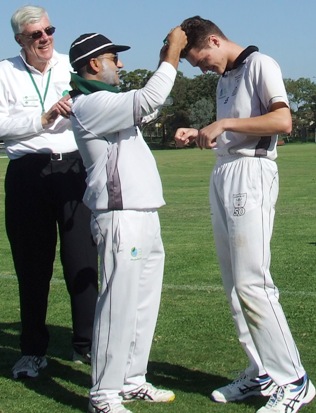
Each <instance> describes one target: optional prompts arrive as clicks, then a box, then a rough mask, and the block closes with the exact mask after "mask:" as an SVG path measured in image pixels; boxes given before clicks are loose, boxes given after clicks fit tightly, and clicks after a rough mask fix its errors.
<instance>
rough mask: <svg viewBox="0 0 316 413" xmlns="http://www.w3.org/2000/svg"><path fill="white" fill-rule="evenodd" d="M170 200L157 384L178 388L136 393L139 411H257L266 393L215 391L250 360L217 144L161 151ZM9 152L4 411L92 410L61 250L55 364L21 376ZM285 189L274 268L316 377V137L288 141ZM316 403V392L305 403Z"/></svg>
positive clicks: (1, 381)
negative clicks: (217, 206)
mask: <svg viewBox="0 0 316 413" xmlns="http://www.w3.org/2000/svg"><path fill="white" fill-rule="evenodd" d="M154 155H155V157H156V159H157V163H158V167H159V170H160V173H161V177H162V180H163V185H164V193H165V199H166V201H167V206H165V207H164V208H162V209H161V211H160V218H161V226H162V234H163V239H164V244H165V249H166V266H165V278H164V287H163V293H162V303H161V310H160V316H159V320H158V325H157V329H156V333H155V338H154V342H153V346H152V352H151V357H150V364H149V373H148V378H149V380H151V381H152V383H153V384H155V385H157V386H162V387H168V388H171V389H172V390H174V391H175V393H176V400H175V402H174V403H171V404H168V405H159V404H146V403H141V402H137V403H135V404H133V405H132V406H129V408H131V409H132V411H133V413H144V412H148V413H160V412H166V413H171V412H173V413H251V412H255V411H256V410H257V409H258V408H259V407H260V406H261V405H263V404H264V403H265V401H264V400H262V399H259V398H252V399H248V400H246V401H245V402H240V403H230V404H227V405H221V404H216V403H213V402H211V401H210V400H209V398H208V396H209V393H210V391H211V389H214V388H216V387H218V386H221V385H223V384H226V383H227V382H228V381H229V380H231V379H232V378H235V376H236V375H237V373H238V372H239V371H241V370H243V369H244V368H245V367H246V365H247V360H246V358H245V355H244V353H243V352H242V350H241V348H240V346H239V344H238V342H237V339H236V335H235V330H234V327H233V323H232V320H231V317H230V313H229V310H228V307H227V303H226V299H225V297H224V292H223V289H222V284H221V280H220V274H219V270H218V265H217V259H216V256H215V251H214V243H213V238H212V230H211V225H210V215H209V204H208V183H209V175H210V171H211V169H212V165H213V164H214V156H213V154H212V152H211V151H200V150H198V149H192V150H170V151H155V152H154ZM6 165H7V160H6V159H0V180H1V184H0V226H1V228H0V237H1V238H0V239H1V244H0V245H1V247H0V346H1V347H0V413H42V412H50V413H57V412H58V413H59V412H64V413H70V412H72V413H78V412H85V411H86V407H87V400H88V398H87V397H88V390H89V386H90V376H89V367H88V366H78V365H74V364H73V363H72V362H70V361H69V356H70V353H71V347H70V338H71V330H70V325H71V321H70V309H69V300H68V297H67V293H66V289H65V285H64V282H63V279H62V274H61V267H60V263H59V260H58V259H57V260H56V266H55V273H54V277H53V280H52V283H51V293H50V303H49V310H48V316H47V323H48V325H49V329H50V333H51V341H50V346H49V351H48V357H49V360H48V361H49V365H48V367H47V368H46V369H45V370H43V372H42V373H41V376H40V378H39V379H35V380H29V381H13V380H12V379H11V371H10V369H11V367H12V365H13V364H14V362H15V361H16V360H17V358H18V357H19V347H18V334H19V303H18V289H17V281H16V278H15V276H14V269H13V265H12V260H11V253H10V248H9V245H8V242H7V239H6V235H5V228H4V205H3V204H4V193H3V180H4V175H5V169H6ZM278 165H279V172H280V195H279V201H278V204H277V212H276V220H275V230H274V236H273V242H272V254H273V255H272V273H273V275H274V280H275V282H276V284H277V286H278V287H279V289H280V294H281V303H282V305H283V308H284V310H285V313H286V315H287V318H288V322H289V324H290V327H291V329H292V332H293V335H294V337H295V340H296V343H297V346H298V348H299V350H300V353H301V358H302V361H303V364H304V366H305V368H306V369H307V371H308V373H309V375H310V377H311V379H312V380H313V381H314V383H316V358H315V353H314V350H315V344H316V311H315V298H316V271H315V268H316V265H315V264H316V225H315V222H316V209H315V199H316V145H315V144H313V143H311V144H288V145H285V146H282V147H280V148H279V158H278ZM302 411H303V412H305V413H312V412H316V402H314V403H313V404H311V405H309V406H307V407H305V408H304V409H303V410H302Z"/></svg>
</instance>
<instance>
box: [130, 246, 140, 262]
mask: <svg viewBox="0 0 316 413" xmlns="http://www.w3.org/2000/svg"><path fill="white" fill-rule="evenodd" d="M131 257H132V258H131V259H132V260H140V259H141V258H142V250H141V249H139V248H136V247H133V248H132V249H131Z"/></svg>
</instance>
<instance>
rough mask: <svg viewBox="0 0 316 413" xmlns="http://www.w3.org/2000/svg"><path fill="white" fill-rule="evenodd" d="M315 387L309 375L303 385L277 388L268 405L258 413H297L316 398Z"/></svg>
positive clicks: (287, 385) (288, 385) (305, 377)
mask: <svg viewBox="0 0 316 413" xmlns="http://www.w3.org/2000/svg"><path fill="white" fill-rule="evenodd" d="M315 393H316V392H315V387H314V385H313V383H312V382H311V381H310V380H309V378H308V377H307V375H305V376H304V380H303V383H302V384H301V385H299V386H298V385H295V384H286V385H285V386H280V387H277V388H276V391H275V392H274V393H273V394H272V396H271V397H270V399H269V401H268V403H267V404H266V405H265V406H264V407H261V409H259V410H258V411H257V413H296V412H298V411H299V410H300V408H301V407H303V406H304V405H305V404H308V403H309V402H311V401H312V400H313V398H314V397H315Z"/></svg>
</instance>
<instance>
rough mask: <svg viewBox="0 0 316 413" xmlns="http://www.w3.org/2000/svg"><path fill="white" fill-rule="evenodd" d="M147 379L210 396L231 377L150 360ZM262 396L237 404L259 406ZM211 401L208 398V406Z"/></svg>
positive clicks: (172, 387) (188, 391)
mask: <svg viewBox="0 0 316 413" xmlns="http://www.w3.org/2000/svg"><path fill="white" fill-rule="evenodd" d="M147 379H148V381H149V382H151V383H153V384H154V385H155V386H161V387H164V388H170V389H172V390H174V391H176V390H179V391H182V392H185V393H195V394H200V395H201V396H204V397H207V398H210V395H211V393H212V391H213V390H214V389H217V388H219V387H222V386H225V385H226V384H228V383H231V379H229V378H227V377H226V378H225V377H222V376H217V375H214V374H210V373H205V372H202V371H199V370H195V369H188V368H186V367H183V366H179V365H174V364H170V363H164V362H155V361H151V362H149V365H148V374H147ZM262 401H263V399H262V397H250V398H248V399H247V400H246V401H245V400H244V401H242V402H237V404H247V405H248V406H254V407H255V408H259V407H261V406H262V405H263V402H262ZM211 403H215V402H212V401H211V400H210V407H211ZM216 404H217V403H216Z"/></svg>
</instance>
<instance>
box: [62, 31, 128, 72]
mask: <svg viewBox="0 0 316 413" xmlns="http://www.w3.org/2000/svg"><path fill="white" fill-rule="evenodd" d="M128 49H130V46H122V45H117V44H114V43H113V42H111V40H110V39H108V38H107V37H105V36H103V35H102V34H99V33H86V34H82V35H81V36H80V37H78V38H77V39H76V40H75V41H73V42H72V44H71V46H70V50H69V59H70V64H71V66H72V67H73V69H74V70H75V71H77V70H78V69H80V68H81V67H83V66H85V65H86V64H87V63H88V61H89V60H90V59H91V58H93V57H98V56H100V55H101V54H104V53H117V52H124V51H125V50H128Z"/></svg>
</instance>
